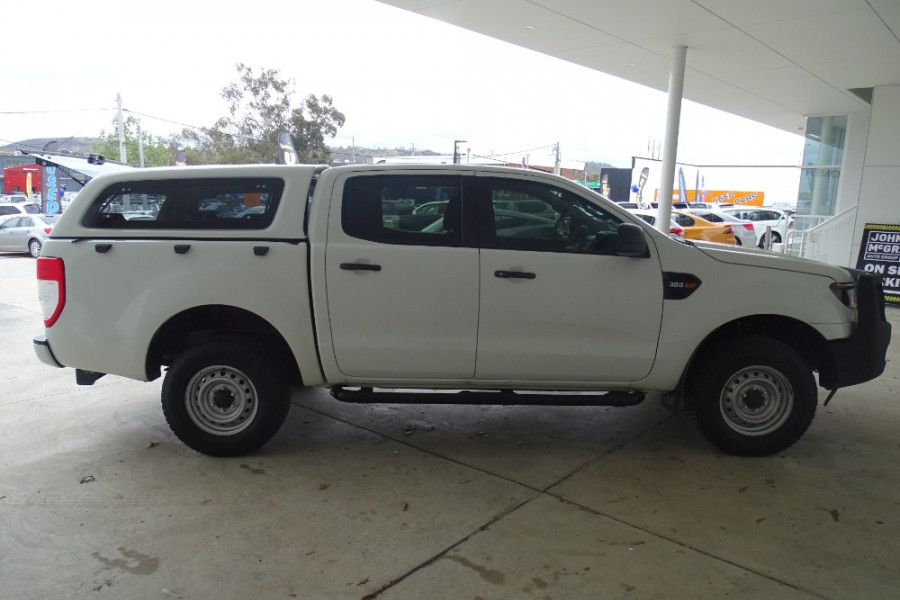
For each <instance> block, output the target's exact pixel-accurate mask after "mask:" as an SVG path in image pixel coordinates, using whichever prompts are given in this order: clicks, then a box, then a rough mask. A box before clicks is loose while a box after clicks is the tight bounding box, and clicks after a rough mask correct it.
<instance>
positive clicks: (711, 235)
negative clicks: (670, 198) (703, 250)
mask: <svg viewBox="0 0 900 600" xmlns="http://www.w3.org/2000/svg"><path fill="white" fill-rule="evenodd" d="M672 221H673V222H675V223H677V224H678V225H679V226H681V227H683V228H684V233H683V234H682V235H684V237H685V239H688V240H704V241H707V242H719V243H720V244H734V230H733V229H732V228H731V223H710V222H709V221H707V220H706V219H701V218H700V217H698V216H697V215H689V214H688V213H683V212H681V211H678V210H673V211H672Z"/></svg>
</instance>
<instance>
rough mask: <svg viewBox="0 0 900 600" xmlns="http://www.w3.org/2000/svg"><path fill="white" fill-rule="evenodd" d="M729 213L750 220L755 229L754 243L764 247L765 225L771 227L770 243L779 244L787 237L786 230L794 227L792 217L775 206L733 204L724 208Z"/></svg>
mask: <svg viewBox="0 0 900 600" xmlns="http://www.w3.org/2000/svg"><path fill="white" fill-rule="evenodd" d="M724 210H725V212H726V213H728V214H729V215H733V216H735V217H737V218H738V219H744V220H746V221H752V222H753V227H754V228H755V229H756V240H757V241H756V245H757V246H759V247H760V248H765V247H766V239H765V237H766V227H771V228H772V243H773V244H780V243H782V242H784V241H785V240H786V239H787V234H788V231H790V230H792V229H793V228H794V217H792V216H791V215H789V214H788V213H786V212H784V211H783V210H778V209H777V208H763V207H760V206H745V207H740V206H734V207H732V208H726V209H724Z"/></svg>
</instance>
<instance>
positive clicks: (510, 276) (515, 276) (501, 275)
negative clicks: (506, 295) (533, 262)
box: [494, 271, 537, 279]
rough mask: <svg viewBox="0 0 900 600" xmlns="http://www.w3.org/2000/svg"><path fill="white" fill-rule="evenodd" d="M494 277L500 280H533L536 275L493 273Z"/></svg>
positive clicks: (526, 273) (506, 272)
mask: <svg viewBox="0 0 900 600" xmlns="http://www.w3.org/2000/svg"><path fill="white" fill-rule="evenodd" d="M494 277H499V278H501V279H534V278H535V277H537V275H535V274H534V273H529V272H528V271H494Z"/></svg>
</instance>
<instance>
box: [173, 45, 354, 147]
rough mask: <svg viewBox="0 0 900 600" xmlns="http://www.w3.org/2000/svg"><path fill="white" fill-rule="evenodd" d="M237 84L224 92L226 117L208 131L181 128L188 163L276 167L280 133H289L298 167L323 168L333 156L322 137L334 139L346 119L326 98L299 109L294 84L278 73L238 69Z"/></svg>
mask: <svg viewBox="0 0 900 600" xmlns="http://www.w3.org/2000/svg"><path fill="white" fill-rule="evenodd" d="M236 68H237V71H238V73H240V80H239V81H238V82H236V83H231V84H229V85H228V86H226V87H225V88H223V89H222V98H224V99H225V100H226V102H227V103H228V115H226V116H224V117H221V118H220V119H218V120H217V121H216V122H215V125H213V126H212V127H210V128H204V129H200V130H199V131H196V130H189V129H185V130H184V131H183V132H182V134H181V140H180V141H181V142H182V143H183V145H184V147H185V150H186V155H187V161H188V163H189V164H234V163H271V162H275V158H276V155H277V149H278V134H279V133H281V132H282V131H288V132H289V133H290V134H291V137H292V139H293V142H294V148H295V149H296V150H297V156H298V158H299V160H300V162H301V163H326V162H330V160H331V152H330V150H329V149H328V146H327V145H326V144H325V138H326V137H334V136H335V134H337V131H338V128H339V127H341V126H342V125H343V124H344V115H343V113H341V112H340V111H339V110H337V109H336V108H335V107H334V105H333V104H332V98H331V96H328V95H322V96H321V97H317V96H315V95H313V94H310V95H308V96H307V97H306V98H305V99H304V100H303V103H302V105H301V106H299V107H295V106H294V105H293V103H292V97H293V90H292V87H293V83H294V82H293V80H291V79H283V78H282V77H281V75H280V73H279V72H278V71H277V70H276V69H260V71H259V73H255V72H254V70H253V69H252V68H250V67H248V66H246V65H244V64H242V63H238V64H237V65H236Z"/></svg>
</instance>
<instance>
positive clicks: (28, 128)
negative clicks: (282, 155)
mask: <svg viewBox="0 0 900 600" xmlns="http://www.w3.org/2000/svg"><path fill="white" fill-rule="evenodd" d="M7 12H8V11H7ZM19 21H21V23H20V24H17V23H16V21H15V20H13V19H6V21H5V25H6V26H5V27H4V34H3V42H4V47H5V48H6V49H7V55H6V56H7V58H6V60H5V61H4V66H3V67H2V68H0V143H3V144H5V143H9V142H15V141H18V140H21V139H27V138H33V137H55V138H59V139H65V138H66V137H69V136H89V137H93V136H98V135H99V134H100V131H101V130H104V129H105V130H106V131H110V130H111V129H112V120H113V118H114V116H115V110H114V109H115V105H116V94H117V93H121V95H122V100H123V106H124V107H125V108H126V109H128V110H131V111H133V112H134V113H141V114H143V115H149V116H143V117H141V123H142V127H143V129H144V131H146V132H149V133H151V134H153V135H157V136H162V135H168V134H169V133H173V132H176V131H180V129H181V125H180V124H186V125H194V126H210V125H212V124H213V122H214V121H215V120H216V119H217V118H218V117H220V116H222V115H224V114H225V105H224V103H223V101H222V100H221V97H220V92H221V90H222V88H223V87H224V86H226V85H227V84H229V83H232V82H235V81H237V78H238V74H237V71H236V70H235V64H236V63H238V62H243V63H244V64H246V65H248V66H250V67H253V68H254V69H257V70H258V69H260V68H271V69H277V70H279V71H280V73H281V75H282V76H284V77H285V78H292V79H293V80H294V81H295V90H296V93H297V96H298V100H299V98H302V97H303V96H305V95H306V94H309V93H312V94H316V95H321V94H329V95H331V96H332V97H333V98H334V104H335V106H336V107H337V108H338V109H339V110H341V111H342V112H343V113H344V114H345V115H346V117H347V121H346V123H345V124H344V127H343V128H342V129H341V130H340V132H339V134H338V136H337V138H335V139H333V140H329V141H328V142H329V144H331V145H350V144H351V143H352V140H354V139H355V142H356V144H357V145H358V146H367V147H389V148H393V147H406V148H409V147H411V146H413V145H414V146H415V147H416V148H417V149H430V150H434V151H437V152H443V153H448V154H449V153H452V151H453V141H454V140H455V139H464V140H467V142H466V144H464V145H463V146H464V147H466V148H471V151H472V153H473V154H478V155H489V154H500V153H509V154H510V157H511V159H513V160H517V157H520V156H521V154H523V153H524V152H525V151H528V150H532V149H536V148H546V147H548V146H551V145H552V144H554V143H556V142H559V144H560V148H561V152H562V155H563V158H565V159H573V160H595V161H602V162H608V163H611V164H614V165H615V166H621V167H630V166H631V157H632V156H633V155H637V156H647V155H648V142H649V140H652V139H656V140H661V139H662V138H663V137H664V134H665V112H666V96H665V94H664V93H662V92H658V91H655V90H650V89H649V88H645V87H642V86H639V85H636V84H633V83H629V82H626V81H624V80H620V79H616V78H613V77H610V76H607V75H603V74H600V73H597V72H595V71H591V70H589V69H586V68H584V67H579V66H576V65H573V64H570V63H566V62H563V61H560V60H558V59H553V58H550V57H547V56H545V55H542V54H538V53H536V52H533V51H530V50H525V49H523V48H519V47H516V46H513V45H510V44H507V43H505V42H500V41H496V40H492V39H490V38H487V37H485V36H482V35H479V34H476V33H472V32H468V31H465V30H462V29H459V28H456V27H453V26H450V25H446V24H444V23H440V22H437V21H434V20H431V19H426V18H424V17H420V16H418V15H415V14H413V13H409V12H407V11H403V10H399V9H397V8H394V7H392V6H387V5H384V4H381V3H379V2H376V1H375V0H293V1H287V0H282V1H274V0H255V1H253V2H235V1H232V0H212V1H209V0H202V1H194V0H187V1H185V0H180V1H178V2H176V1H173V0H154V1H153V2H135V3H127V4H125V3H122V2H120V1H116V2H112V1H109V0H92V1H91V2H73V1H72V0H68V1H66V2H63V1H59V0H44V1H42V2H41V3H40V4H39V5H35V6H34V7H32V8H27V9H26V8H25V7H24V6H23V7H22V11H21V17H20V18H19ZM688 61H690V56H689V57H688ZM136 116H137V115H136ZM151 117H152V118H151ZM802 146H803V140H802V138H801V137H800V136H798V135H794V134H790V133H786V132H782V131H780V130H777V129H774V128H771V127H768V126H764V125H760V124H757V123H753V122H752V121H749V120H746V119H742V118H739V117H735V116H731V115H728V114H726V113H723V112H721V111H716V110H713V109H710V108H706V107H703V106H700V105H697V104H694V103H691V102H685V103H684V104H683V106H682V123H681V142H680V144H679V149H678V160H679V162H689V163H702V164H794V165H796V164H799V161H800V155H801V152H802ZM544 151H546V150H535V151H534V154H540V153H542V152H544Z"/></svg>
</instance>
